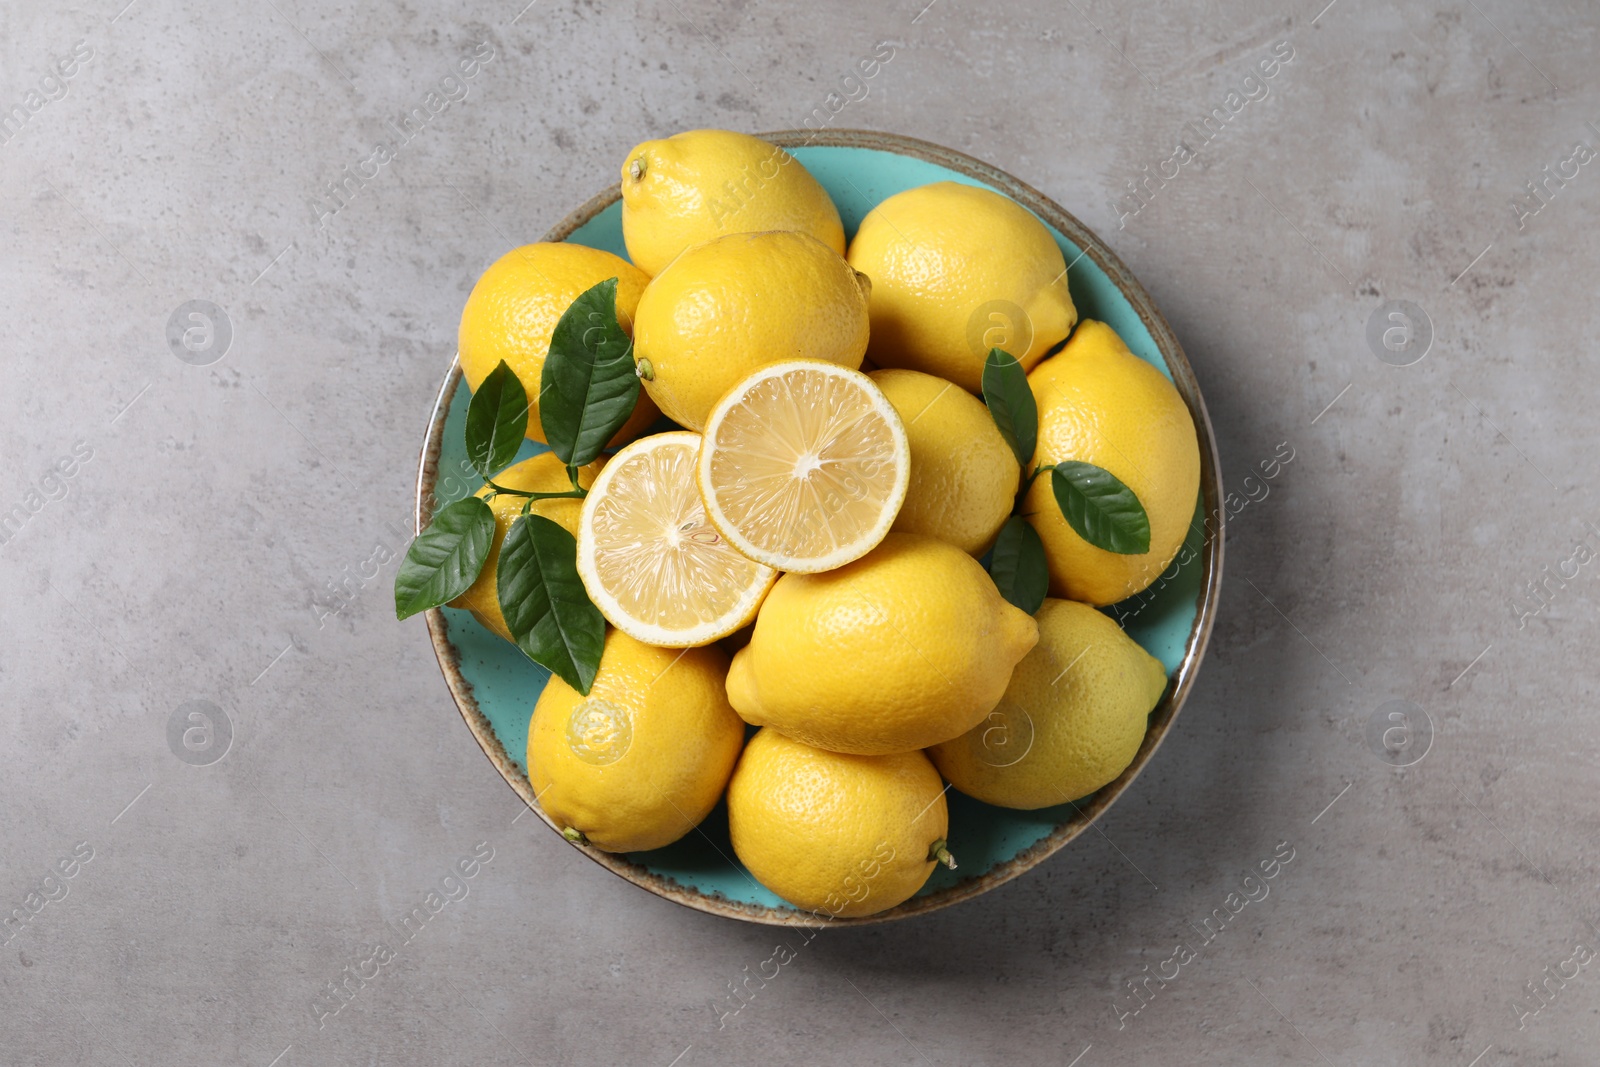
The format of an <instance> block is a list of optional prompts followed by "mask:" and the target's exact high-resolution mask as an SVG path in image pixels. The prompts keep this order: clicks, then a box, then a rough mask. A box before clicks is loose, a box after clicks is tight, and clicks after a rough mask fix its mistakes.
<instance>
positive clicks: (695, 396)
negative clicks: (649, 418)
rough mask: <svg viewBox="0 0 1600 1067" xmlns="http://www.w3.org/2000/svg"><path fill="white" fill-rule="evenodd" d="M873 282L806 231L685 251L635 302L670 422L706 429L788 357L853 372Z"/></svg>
mask: <svg viewBox="0 0 1600 1067" xmlns="http://www.w3.org/2000/svg"><path fill="white" fill-rule="evenodd" d="M870 288H871V286H870V284H869V283H868V282H867V280H866V279H865V278H863V277H861V276H860V275H859V274H857V273H856V272H855V271H853V270H851V269H850V265H849V264H848V263H846V262H845V261H844V260H843V259H841V258H840V257H839V255H838V253H836V252H834V251H833V249H831V248H829V247H827V246H826V245H824V244H823V243H822V242H821V241H818V240H817V239H816V238H815V237H811V236H809V235H807V234H803V233H789V232H782V231H774V232H771V233H737V234H732V235H730V236H727V237H719V238H717V239H716V240H714V241H709V242H707V243H706V244H703V245H697V246H695V247H694V248H691V249H689V250H688V251H686V252H684V253H683V254H682V255H681V256H679V257H678V258H677V259H675V260H673V261H672V265H671V266H670V267H668V268H667V269H666V270H664V271H662V272H661V273H660V274H658V275H657V276H656V277H655V278H654V280H652V281H651V282H650V286H649V288H647V289H646V290H645V291H644V296H643V297H641V298H640V300H639V312H638V318H637V320H636V322H635V325H634V335H633V336H634V342H635V344H634V354H635V356H637V357H638V359H639V362H640V373H641V375H642V376H643V377H644V380H645V381H644V387H645V390H646V391H647V392H648V393H649V394H650V398H651V399H652V400H654V401H655V402H656V404H657V406H659V407H660V408H661V410H662V411H664V412H665V413H666V414H667V416H668V417H669V418H671V419H672V420H673V421H674V422H676V423H678V424H679V425H681V426H684V427H686V428H688V429H691V430H695V431H700V430H703V429H705V423H706V418H707V417H708V416H709V415H710V414H711V409H712V407H713V406H714V405H715V404H716V402H717V401H718V400H720V399H721V398H722V394H724V393H726V392H727V391H728V390H729V389H732V388H733V387H734V386H735V385H737V384H738V383H739V381H740V379H742V378H744V377H745V376H746V375H748V374H749V373H750V372H752V371H754V370H756V369H758V368H760V367H762V366H764V365H766V364H768V363H778V362H781V361H783V360H791V359H821V360H826V361H827V362H829V363H838V364H840V365H841V366H845V367H849V368H850V369H851V370H854V369H855V368H856V367H859V366H860V365H861V354H862V353H863V352H865V351H866V350H867V329H868V320H867V291H868V290H869V289H870Z"/></svg>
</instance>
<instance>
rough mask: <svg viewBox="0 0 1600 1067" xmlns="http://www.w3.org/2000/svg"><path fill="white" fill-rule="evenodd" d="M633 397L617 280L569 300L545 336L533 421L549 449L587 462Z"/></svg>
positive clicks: (571, 461)
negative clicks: (619, 317) (547, 345)
mask: <svg viewBox="0 0 1600 1067" xmlns="http://www.w3.org/2000/svg"><path fill="white" fill-rule="evenodd" d="M638 399H639V375H638V373H637V372H636V371H635V369H634V363H633V341H632V340H630V339H629V337H628V335H627V333H625V332H624V331H623V329H622V325H621V324H620V323H618V322H617V279H615V278H608V279H607V280H605V281H603V282H601V283H600V284H599V285H596V286H595V287H594V288H592V289H590V290H589V291H587V292H585V293H584V294H582V295H581V296H579V297H578V299H576V300H574V301H573V302H572V305H571V306H570V307H568V308H567V310H566V312H565V313H564V314H562V316H561V321H560V322H558V323H556V328H555V331H554V332H553V333H552V334H551V335H550V354H549V355H548V356H547V357H545V361H544V375H543V377H542V379H541V381H540V383H539V421H540V423H541V424H542V425H543V427H544V438H545V440H546V441H548V442H549V443H550V451H552V452H554V453H555V454H556V458H558V459H559V460H561V462H562V463H565V464H566V465H567V466H569V467H581V466H583V465H584V464H585V463H588V462H590V461H592V460H593V459H594V458H595V457H596V456H598V455H599V454H600V451H601V449H603V448H605V446H606V442H607V441H610V440H611V438H612V437H614V436H615V435H616V433H617V431H618V430H620V429H622V424H623V423H625V422H627V421H628V416H629V415H632V414H633V406H634V404H635V403H636V402H637V401H638Z"/></svg>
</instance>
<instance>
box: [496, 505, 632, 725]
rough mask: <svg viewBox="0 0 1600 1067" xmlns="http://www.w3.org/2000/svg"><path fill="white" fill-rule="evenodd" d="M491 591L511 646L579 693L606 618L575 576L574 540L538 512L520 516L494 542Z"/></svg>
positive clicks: (589, 677) (590, 679) (594, 666)
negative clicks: (495, 557) (495, 571)
mask: <svg viewBox="0 0 1600 1067" xmlns="http://www.w3.org/2000/svg"><path fill="white" fill-rule="evenodd" d="M495 592H496V594H497V595H498V596H499V598H500V613H501V614H502V615H504V616H505V620H506V628H507V629H508V630H510V631H511V636H512V637H514V638H515V639H516V642H517V647H518V648H520V649H522V651H523V652H525V653H526V654H527V656H528V658H529V659H531V660H533V661H534V662H535V663H538V664H542V665H543V666H545V667H548V668H549V669H550V670H551V671H552V672H553V673H555V674H558V675H560V676H561V678H562V680H563V681H565V682H566V683H567V684H568V685H570V686H572V688H574V689H576V690H577V691H578V692H580V693H583V694H585V695H587V694H588V692H589V687H590V686H591V685H593V684H594V674H595V671H597V670H599V668H600V653H601V651H602V650H603V649H604V648H605V643H606V620H605V617H604V616H602V615H601V614H600V609H599V608H597V607H595V606H594V603H593V602H592V601H590V599H589V594H588V593H587V592H586V591H585V590H584V588H583V581H582V579H580V578H579V577H578V542H577V541H575V540H573V537H572V535H571V534H569V533H568V532H567V531H566V530H564V529H562V527H561V526H560V525H558V524H557V523H555V522H552V521H551V520H549V519H547V518H545V517H544V516H543V515H522V516H519V517H518V518H517V521H516V522H514V523H512V524H511V529H510V530H508V531H507V532H506V539H505V542H504V543H503V544H502V545H501V546H500V564H499V573H498V575H497V576H496V579H495Z"/></svg>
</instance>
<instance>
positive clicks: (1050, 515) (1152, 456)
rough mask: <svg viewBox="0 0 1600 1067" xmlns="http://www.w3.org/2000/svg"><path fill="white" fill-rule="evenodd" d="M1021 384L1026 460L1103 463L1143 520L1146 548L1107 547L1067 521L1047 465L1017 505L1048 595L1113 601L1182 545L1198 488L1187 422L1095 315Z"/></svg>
mask: <svg viewBox="0 0 1600 1067" xmlns="http://www.w3.org/2000/svg"><path fill="white" fill-rule="evenodd" d="M1028 385H1029V386H1030V387H1031V388H1032V390H1033V396H1034V400H1035V401H1036V402H1037V404H1038V407H1039V444H1038V447H1037V449H1036V450H1035V452H1034V456H1033V462H1034V465H1038V464H1044V465H1053V464H1056V463H1059V462H1061V461H1062V460H1069V459H1072V460H1079V461H1081V462H1085V463H1092V464H1094V465H1095V466H1097V467H1100V468H1102V469H1103V470H1107V471H1109V472H1111V473H1112V474H1113V475H1115V476H1116V477H1117V478H1118V479H1119V480H1120V481H1121V482H1122V484H1123V485H1126V486H1127V487H1128V488H1129V489H1131V490H1133V493H1134V495H1135V496H1137V497H1138V498H1139V502H1140V503H1141V504H1142V505H1143V506H1144V510H1145V514H1146V515H1147V516H1148V518H1149V520H1150V550H1149V551H1148V552H1143V553H1139V554H1135V555H1122V554H1119V553H1116V552H1108V551H1106V550H1105V549H1103V548H1097V547H1095V546H1094V545H1091V544H1090V543H1089V542H1087V541H1085V540H1084V539H1083V538H1082V537H1080V536H1078V533H1077V531H1076V530H1074V529H1073V528H1072V527H1071V526H1070V525H1069V524H1068V523H1067V520H1066V519H1065V518H1064V517H1063V516H1062V514H1061V508H1060V507H1059V506H1058V505H1057V503H1056V499H1055V495H1054V491H1053V490H1052V488H1051V476H1050V474H1049V473H1048V472H1047V473H1046V474H1044V475H1043V476H1041V477H1040V478H1039V479H1038V480H1036V481H1035V482H1034V483H1033V486H1032V487H1031V488H1030V489H1029V490H1028V496H1027V499H1026V500H1025V501H1024V507H1023V511H1024V513H1025V514H1026V515H1027V516H1028V520H1029V521H1030V522H1032V523H1033V528H1034V529H1036V530H1038V531H1039V539H1040V540H1041V541H1043V542H1044V548H1045V556H1046V557H1047V559H1048V560H1049V564H1050V593H1051V595H1053V596H1058V597H1065V598H1067V599H1068V600H1081V601H1083V602H1084V603H1086V604H1094V605H1097V606H1103V605H1106V604H1115V603H1116V602H1117V601H1119V600H1122V599H1124V598H1125V597H1130V596H1132V595H1133V594H1135V593H1138V592H1140V591H1142V590H1143V589H1145V588H1146V587H1147V586H1148V585H1149V584H1150V583H1151V582H1153V581H1155V580H1156V578H1157V577H1158V576H1159V575H1160V574H1161V572H1162V571H1164V570H1166V569H1167V565H1168V564H1169V563H1171V562H1172V557H1173V556H1175V555H1177V554H1178V549H1179V548H1180V547H1181V546H1182V545H1183V539H1184V536H1185V535H1186V534H1187V533H1188V530H1189V524H1190V522H1191V521H1192V520H1193V519H1194V508H1195V498H1196V496H1197V494H1198V493H1199V492H1200V444H1199V440H1198V438H1197V437H1196V436H1195V430H1194V420H1193V419H1192V418H1191V417H1190V415H1189V409H1188V408H1187V407H1185V406H1184V403H1183V397H1181V396H1179V395H1178V390H1177V389H1176V388H1174V387H1173V385H1172V383H1171V382H1169V381H1168V380H1167V378H1166V376H1165V375H1163V374H1162V373H1161V372H1160V371H1158V370H1156V368H1155V367H1153V366H1151V365H1150V364H1148V363H1146V362H1145V361H1144V360H1142V359H1140V358H1139V357H1138V356H1136V355H1134V354H1133V353H1132V352H1130V351H1128V346H1127V345H1125V344H1123V343H1122V338H1120V337H1118V336H1117V334H1116V331H1115V330H1113V329H1112V328H1111V327H1109V326H1107V325H1106V324H1105V323H1103V322H1095V321H1093V320H1088V321H1085V322H1083V323H1081V324H1079V326H1078V329H1077V330H1076V331H1075V332H1074V333H1073V335H1072V340H1070V341H1068V342H1067V346H1066V347H1065V348H1063V349H1062V350H1061V351H1060V352H1059V353H1057V354H1056V355H1054V356H1052V357H1051V358H1050V359H1047V360H1045V361H1044V362H1043V363H1041V364H1040V365H1039V366H1038V367H1036V368H1035V369H1034V371H1033V373H1032V374H1030V375H1028ZM1029 469H1030V470H1031V469H1033V468H1032V467H1031V466H1030V468H1029Z"/></svg>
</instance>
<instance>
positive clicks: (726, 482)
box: [695, 360, 911, 573]
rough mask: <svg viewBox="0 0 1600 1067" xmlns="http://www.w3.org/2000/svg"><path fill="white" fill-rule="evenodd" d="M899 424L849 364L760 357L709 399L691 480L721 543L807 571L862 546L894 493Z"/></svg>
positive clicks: (879, 536) (877, 536)
mask: <svg viewBox="0 0 1600 1067" xmlns="http://www.w3.org/2000/svg"><path fill="white" fill-rule="evenodd" d="M910 476H911V450H910V448H909V446H908V445H907V444H906V429H905V425H904V423H902V422H901V421H900V416H899V414H898V413H896V411H895V409H894V405H892V404H890V403H889V400H888V398H887V397H885V396H884V395H883V391H882V390H880V389H879V388H878V387H877V385H876V384H875V383H874V382H873V381H872V379H871V378H868V377H867V376H866V375H865V374H862V373H861V372H860V371H854V370H850V369H848V368H846V367H840V366H838V365H836V364H832V363H823V362H820V361H814V360H793V361H790V362H786V363H771V364H768V365H767V366H765V367H762V368H761V369H760V370H758V371H756V372H755V373H754V374H751V375H750V376H749V377H747V378H745V379H744V380H743V381H741V382H740V383H739V384H738V385H736V386H734V387H733V388H732V389H731V390H729V392H728V394H727V395H726V396H724V397H723V398H722V399H721V400H719V401H717V405H716V407H714V408H712V410H711V416H710V418H709V419H707V420H706V430H705V440H704V441H703V442H702V443H701V445H700V459H699V463H698V464H697V466H696V469H695V480H696V481H697V482H698V483H699V486H700V495H701V496H702V497H703V498H704V499H705V502H706V515H707V516H708V517H709V518H710V519H711V522H712V524H713V525H714V526H715V527H716V528H717V529H718V530H720V531H722V534H723V536H724V537H726V538H727V539H728V540H729V541H730V542H732V544H733V547H735V548H737V549H738V550H739V551H740V552H743V553H744V554H745V555H747V556H749V557H750V558H751V559H753V560H757V561H758V562H761V563H765V564H767V565H768V566H771V567H776V568H778V569H779V570H785V571H799V572H801V573H814V572H816V571H826V570H832V569H833V568H835V567H841V566H843V565H844V564H846V563H849V562H850V561H851V560H853V559H858V558H860V557H861V556H864V555H866V554H867V553H868V552H870V551H871V550H872V549H873V548H874V547H875V546H876V545H877V544H878V542H879V541H882V540H883V538H884V535H885V534H887V533H888V532H889V527H890V526H891V525H892V524H893V523H894V519H895V515H896V514H898V513H899V511H900V505H901V504H902V503H904V502H905V499H906V483H907V481H908V480H909V479H910Z"/></svg>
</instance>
